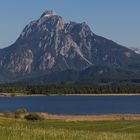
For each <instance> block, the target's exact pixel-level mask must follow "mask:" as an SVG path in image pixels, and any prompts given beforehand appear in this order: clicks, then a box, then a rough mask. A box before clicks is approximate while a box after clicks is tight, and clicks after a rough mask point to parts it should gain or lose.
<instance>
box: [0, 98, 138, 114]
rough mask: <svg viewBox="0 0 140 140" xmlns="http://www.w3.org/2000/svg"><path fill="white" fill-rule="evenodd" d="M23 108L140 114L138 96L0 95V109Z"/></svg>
mask: <svg viewBox="0 0 140 140" xmlns="http://www.w3.org/2000/svg"><path fill="white" fill-rule="evenodd" d="M19 108H25V109H27V110H28V111H31V112H48V113H50V114H69V115H70V114H71V115H72V114H79V115H80V114H140V96H37V97H0V111H1V112H2V111H7V110H9V111H15V110H16V109H19Z"/></svg>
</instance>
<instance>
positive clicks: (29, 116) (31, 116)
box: [24, 113, 43, 121]
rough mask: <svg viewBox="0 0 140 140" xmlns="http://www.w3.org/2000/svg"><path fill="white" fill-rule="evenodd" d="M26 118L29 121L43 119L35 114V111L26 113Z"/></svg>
mask: <svg viewBox="0 0 140 140" xmlns="http://www.w3.org/2000/svg"><path fill="white" fill-rule="evenodd" d="M24 118H25V119H26V120H29V121H38V120H43V118H42V117H41V116H40V115H38V114H36V113H29V114H28V115H26V116H25V117H24Z"/></svg>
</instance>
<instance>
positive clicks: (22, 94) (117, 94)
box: [0, 93, 140, 97]
mask: <svg viewBox="0 0 140 140" xmlns="http://www.w3.org/2000/svg"><path fill="white" fill-rule="evenodd" d="M38 96H140V93H103V94H49V95H47V94H46V95H45V94H31V95H28V94H24V93H0V97H38Z"/></svg>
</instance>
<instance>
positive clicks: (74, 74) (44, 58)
mask: <svg viewBox="0 0 140 140" xmlns="http://www.w3.org/2000/svg"><path fill="white" fill-rule="evenodd" d="M139 67H140V55H139V54H137V53H135V52H134V51H133V50H131V49H128V48H126V47H124V46H121V45H119V44H117V43H115V42H113V41H111V40H109V39H106V38H104V37H101V36H98V35H96V34H95V33H93V32H92V31H91V29H90V27H89V26H88V25H87V24H86V23H85V22H83V23H77V22H68V23H66V22H65V21H64V19H63V17H61V16H59V15H58V14H56V13H55V12H54V11H45V12H44V13H43V14H42V15H41V16H40V18H39V19H37V20H35V21H32V22H30V23H29V24H28V25H27V26H26V27H25V28H24V29H23V31H22V33H21V34H20V36H19V38H18V39H17V40H16V41H15V43H14V44H12V45H11V46H9V47H6V48H4V49H1V50H0V81H1V82H16V81H29V82H30V81H31V79H32V82H33V81H35V82H45V83H46V82H52V83H53V82H94V81H96V82H97V81H98V82H100V81H101V82H102V81H103V80H104V79H106V80H107V81H117V80H119V81H120V80H139ZM110 75H111V76H110ZM122 76H123V77H122ZM118 77H119V78H118Z"/></svg>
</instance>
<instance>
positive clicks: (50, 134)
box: [0, 119, 140, 140]
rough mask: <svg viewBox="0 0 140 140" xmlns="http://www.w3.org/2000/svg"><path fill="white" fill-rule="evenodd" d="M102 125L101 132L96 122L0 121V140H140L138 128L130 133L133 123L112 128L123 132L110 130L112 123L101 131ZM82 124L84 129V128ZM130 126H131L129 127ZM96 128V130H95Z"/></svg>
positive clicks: (139, 128) (100, 124) (100, 123)
mask: <svg viewBox="0 0 140 140" xmlns="http://www.w3.org/2000/svg"><path fill="white" fill-rule="evenodd" d="M103 123H104V122H99V126H101V130H99V128H100V127H99V126H98V127H97V125H98V123H97V122H95V123H88V122H87V123H86V122H85V123H82V124H80V123H74V124H72V123H65V122H62V123H61V122H59V123H57V122H56V123H55V122H51V123H50V122H47V121H45V122H43V121H42V122H20V121H19V122H18V121H13V120H5V119H0V140H140V133H138V132H140V131H139V130H140V127H136V128H135V129H137V130H136V131H132V132H131V130H133V127H132V126H134V124H135V123H134V124H133V123H132V122H131V123H129V122H128V123H125V124H124V125H125V127H124V130H123V128H121V127H120V125H117V126H115V127H114V128H115V129H116V130H117V129H122V130H123V131H122V130H120V131H116V132H115V131H114V130H112V126H111V125H113V123H114V122H112V123H110V122H109V123H110V124H111V125H110V126H111V127H110V131H109V128H107V131H106V129H105V128H104V129H103V127H102V124H103ZM106 123H107V122H105V125H106ZM120 123H122V122H120ZM137 123H140V122H137ZM84 124H85V127H86V129H85V128H84ZM91 124H92V125H91ZM118 124H119V123H118ZM130 124H133V125H131V126H130ZM86 125H87V126H86ZM91 126H92V127H91ZM121 126H122V124H121ZM96 127H97V129H98V130H96ZM131 127H132V129H131ZM125 128H126V130H125ZM130 129H131V130H130ZM128 130H129V131H128ZM121 131H122V132H121Z"/></svg>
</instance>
